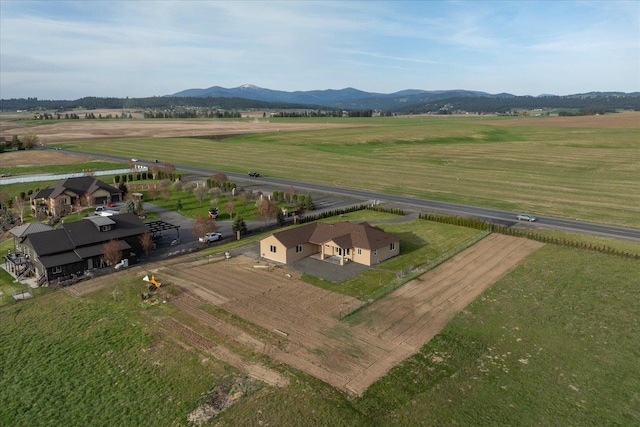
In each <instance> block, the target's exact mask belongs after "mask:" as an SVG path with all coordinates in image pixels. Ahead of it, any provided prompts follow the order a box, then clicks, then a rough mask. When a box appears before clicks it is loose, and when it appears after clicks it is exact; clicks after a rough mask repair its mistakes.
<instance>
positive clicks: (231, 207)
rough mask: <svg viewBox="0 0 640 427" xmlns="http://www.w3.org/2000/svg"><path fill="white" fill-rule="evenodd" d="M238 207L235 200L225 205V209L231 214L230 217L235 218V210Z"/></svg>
mask: <svg viewBox="0 0 640 427" xmlns="http://www.w3.org/2000/svg"><path fill="white" fill-rule="evenodd" d="M235 209H236V204H235V203H233V202H227V203H226V204H225V205H224V210H225V211H227V213H228V214H229V218H231V219H233V211H234V210H235Z"/></svg>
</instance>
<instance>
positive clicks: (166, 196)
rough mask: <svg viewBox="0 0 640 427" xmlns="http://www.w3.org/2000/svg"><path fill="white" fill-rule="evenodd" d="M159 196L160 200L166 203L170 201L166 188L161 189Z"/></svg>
mask: <svg viewBox="0 0 640 427" xmlns="http://www.w3.org/2000/svg"><path fill="white" fill-rule="evenodd" d="M160 196H161V197H162V200H164V201H165V202H168V201H169V200H171V190H169V189H168V188H163V189H162V192H161V193H160Z"/></svg>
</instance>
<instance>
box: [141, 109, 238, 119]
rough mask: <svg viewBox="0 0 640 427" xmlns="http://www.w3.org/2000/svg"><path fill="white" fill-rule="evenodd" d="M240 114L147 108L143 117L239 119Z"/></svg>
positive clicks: (234, 112) (220, 111) (235, 112)
mask: <svg viewBox="0 0 640 427" xmlns="http://www.w3.org/2000/svg"><path fill="white" fill-rule="evenodd" d="M241 117H242V114H241V113H240V112H239V111H227V110H224V111H222V110H202V109H190V110H184V109H180V110H160V111H154V110H149V111H145V112H144V118H145V119H239V118H241Z"/></svg>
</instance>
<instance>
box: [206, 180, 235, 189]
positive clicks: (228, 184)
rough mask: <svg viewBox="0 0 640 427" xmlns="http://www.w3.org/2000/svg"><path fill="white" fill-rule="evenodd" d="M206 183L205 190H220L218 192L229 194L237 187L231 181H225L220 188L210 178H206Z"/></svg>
mask: <svg viewBox="0 0 640 427" xmlns="http://www.w3.org/2000/svg"><path fill="white" fill-rule="evenodd" d="M206 183H207V188H220V190H222V191H224V192H229V191H231V190H233V189H234V188H237V187H238V186H237V184H236V183H235V182H231V181H225V182H224V183H223V184H222V186H219V185H218V183H217V182H216V181H214V180H213V179H212V178H207V181H206Z"/></svg>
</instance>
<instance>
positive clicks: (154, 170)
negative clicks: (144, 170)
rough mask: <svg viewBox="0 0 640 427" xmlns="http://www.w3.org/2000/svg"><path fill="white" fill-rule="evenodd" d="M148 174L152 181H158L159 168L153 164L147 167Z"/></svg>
mask: <svg viewBox="0 0 640 427" xmlns="http://www.w3.org/2000/svg"><path fill="white" fill-rule="evenodd" d="M149 172H151V176H152V177H153V179H158V172H160V168H159V167H158V165H155V164H153V165H151V166H149Z"/></svg>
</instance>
